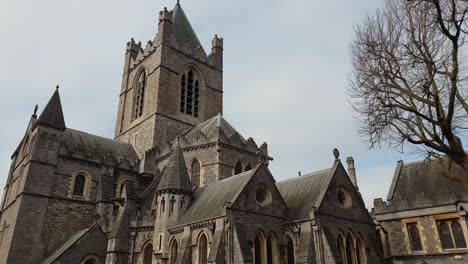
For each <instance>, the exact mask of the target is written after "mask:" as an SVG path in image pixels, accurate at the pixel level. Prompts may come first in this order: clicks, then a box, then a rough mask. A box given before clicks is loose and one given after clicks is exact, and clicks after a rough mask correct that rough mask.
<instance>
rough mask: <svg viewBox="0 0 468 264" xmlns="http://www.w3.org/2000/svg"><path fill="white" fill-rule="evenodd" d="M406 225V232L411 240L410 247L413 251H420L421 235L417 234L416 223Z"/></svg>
mask: <svg viewBox="0 0 468 264" xmlns="http://www.w3.org/2000/svg"><path fill="white" fill-rule="evenodd" d="M407 227H408V234H409V238H410V242H411V249H412V250H413V251H421V250H422V244H421V237H420V236H419V229H418V224H417V223H411V224H408V225H407Z"/></svg>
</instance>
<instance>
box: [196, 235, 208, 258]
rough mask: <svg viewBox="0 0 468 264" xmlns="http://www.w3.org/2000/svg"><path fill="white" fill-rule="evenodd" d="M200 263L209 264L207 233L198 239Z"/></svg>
mask: <svg viewBox="0 0 468 264" xmlns="http://www.w3.org/2000/svg"><path fill="white" fill-rule="evenodd" d="M198 264H208V239H207V238H206V235H205V234H202V235H201V236H200V238H199V239H198Z"/></svg>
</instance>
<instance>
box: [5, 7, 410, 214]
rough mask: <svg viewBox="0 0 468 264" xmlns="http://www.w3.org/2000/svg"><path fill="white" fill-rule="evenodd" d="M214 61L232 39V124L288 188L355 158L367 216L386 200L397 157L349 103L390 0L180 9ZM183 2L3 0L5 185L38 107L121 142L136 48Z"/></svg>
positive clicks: (228, 69)
mask: <svg viewBox="0 0 468 264" xmlns="http://www.w3.org/2000/svg"><path fill="white" fill-rule="evenodd" d="M181 4H182V6H183V8H184V10H185V12H186V13H187V15H188V17H189V19H190V20H191V23H192V26H193V27H194V29H195V31H196V32H197V34H198V37H199V39H200V40H201V41H202V43H203V45H204V47H205V50H206V51H210V48H211V44H210V43H211V39H212V37H213V35H214V34H218V35H219V36H221V37H223V38H224V48H225V53H224V54H225V57H224V91H225V93H224V105H225V108H224V115H225V117H226V118H227V120H228V121H229V122H230V123H231V124H232V125H233V126H234V127H235V128H237V129H238V131H239V132H240V133H241V134H243V136H244V137H253V138H254V139H255V140H256V142H257V144H259V145H260V144H261V143H262V142H264V141H266V142H267V143H268V145H269V150H270V154H271V156H273V157H274V159H275V160H274V161H273V162H272V163H271V166H270V168H271V170H272V172H273V175H274V176H275V177H276V179H277V180H278V181H280V180H284V179H287V178H291V177H294V176H297V174H298V171H301V172H302V174H306V173H309V172H313V171H317V170H322V169H325V168H329V167H330V166H331V165H332V163H333V159H334V158H333V155H332V149H333V148H335V147H336V148H338V149H339V150H340V152H341V159H342V160H343V162H344V161H345V159H346V157H347V156H353V157H354V158H355V160H356V167H357V175H358V182H359V187H360V190H361V192H362V195H363V197H364V199H365V202H366V203H367V205H368V209H370V207H371V206H372V200H373V199H374V198H377V197H386V194H387V191H388V188H389V186H390V182H391V177H392V175H393V171H394V168H395V166H396V162H397V160H400V159H405V160H409V158H408V157H407V156H402V155H400V154H399V153H397V152H396V151H394V150H386V151H384V150H369V148H368V146H367V144H366V143H365V142H364V141H363V140H362V139H360V138H359V137H358V136H357V134H356V121H355V119H354V118H353V115H352V112H351V111H350V105H349V103H348V98H347V94H346V86H347V76H348V75H349V72H350V59H349V42H350V40H351V39H352V37H353V25H355V24H358V23H360V22H361V21H362V20H363V18H364V16H365V15H366V14H367V13H368V12H371V11H373V10H375V9H376V8H378V7H379V6H380V5H382V0H354V1H343V0H320V1H319V0H297V1H291V0H255V1H253V0H235V1H232V0H231V1H228V0H217V1H213V0H211V1H208V0H197V1H194V0H181ZM174 5H175V1H169V0H164V1H140V0H138V1H137V0H134V1H128V0H126V1H124V0H100V1H95V0H93V1H91V0H81V1H63V0H49V1H33V0H30V1H25V0H18V1H7V0H0V50H1V52H0V61H1V63H0V72H1V74H0V87H1V89H2V93H1V98H2V103H1V104H0V113H1V115H2V120H3V122H2V123H3V124H4V125H3V129H2V132H1V133H2V136H1V137H0V184H1V185H2V186H3V185H4V182H5V180H6V177H7V174H8V169H9V165H10V156H11V154H12V152H13V151H14V149H15V147H16V146H17V144H18V143H19V141H20V140H21V137H22V136H23V134H24V130H25V128H26V126H27V123H28V120H29V118H30V115H31V113H32V111H33V108H34V105H35V104H39V106H40V107H39V111H41V110H42V108H43V107H44V105H45V103H46V102H47V101H48V99H49V98H50V96H51V95H52V93H53V91H54V89H55V85H56V84H60V86H61V88H60V92H61V98H62V104H63V108H64V109H63V110H64V115H65V121H66V124H67V127H70V128H74V129H78V130H82V131H85V132H89V133H93V134H97V135H101V136H106V137H112V136H113V133H114V126H115V118H116V112H117V103H118V93H119V90H120V82H121V74H122V66H123V59H124V51H125V43H126V42H127V41H128V40H129V39H130V38H131V37H134V38H135V40H137V41H138V40H141V41H142V43H146V42H147V41H148V40H150V39H151V40H152V39H153V38H154V36H155V34H156V29H157V19H158V12H159V11H160V10H161V9H162V8H163V7H164V6H167V7H168V8H169V9H172V8H173V6H174Z"/></svg>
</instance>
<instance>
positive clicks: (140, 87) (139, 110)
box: [133, 72, 146, 119]
mask: <svg viewBox="0 0 468 264" xmlns="http://www.w3.org/2000/svg"><path fill="white" fill-rule="evenodd" d="M145 89H146V73H145V72H142V73H141V74H140V76H139V77H138V82H137V83H136V87H135V92H134V93H135V98H134V110H133V119H137V118H138V117H140V116H142V115H143V106H144V100H145Z"/></svg>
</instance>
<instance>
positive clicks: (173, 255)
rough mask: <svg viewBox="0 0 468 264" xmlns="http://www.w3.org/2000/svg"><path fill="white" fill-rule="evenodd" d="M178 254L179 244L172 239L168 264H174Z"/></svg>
mask: <svg viewBox="0 0 468 264" xmlns="http://www.w3.org/2000/svg"><path fill="white" fill-rule="evenodd" d="M178 253H179V244H178V243H177V240H175V239H174V240H173V241H172V243H171V246H170V255H169V263H170V264H176V261H177V254H178Z"/></svg>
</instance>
